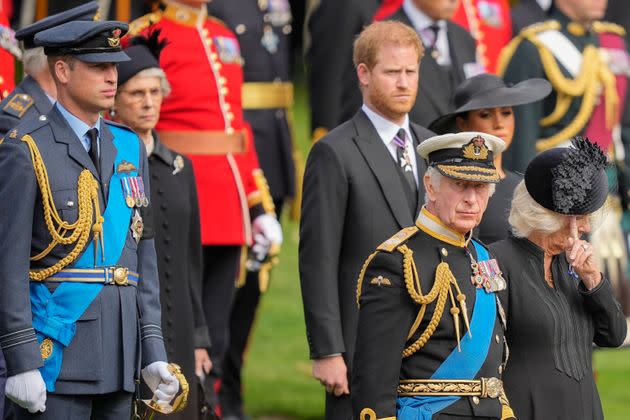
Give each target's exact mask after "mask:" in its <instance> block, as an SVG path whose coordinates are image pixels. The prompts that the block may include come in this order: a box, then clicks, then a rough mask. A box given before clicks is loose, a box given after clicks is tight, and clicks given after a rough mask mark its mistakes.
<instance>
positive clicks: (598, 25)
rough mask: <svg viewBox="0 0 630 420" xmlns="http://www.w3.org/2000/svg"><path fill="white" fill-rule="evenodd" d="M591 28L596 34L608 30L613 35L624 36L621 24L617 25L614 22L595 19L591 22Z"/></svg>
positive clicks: (624, 31)
mask: <svg viewBox="0 0 630 420" xmlns="http://www.w3.org/2000/svg"><path fill="white" fill-rule="evenodd" d="M592 28H593V31H595V32H597V33H598V34H600V33H603V32H610V33H612V34H615V35H619V36H626V30H625V29H624V28H623V26H621V25H617V24H616V23H612V22H602V21H596V22H593V26H592Z"/></svg>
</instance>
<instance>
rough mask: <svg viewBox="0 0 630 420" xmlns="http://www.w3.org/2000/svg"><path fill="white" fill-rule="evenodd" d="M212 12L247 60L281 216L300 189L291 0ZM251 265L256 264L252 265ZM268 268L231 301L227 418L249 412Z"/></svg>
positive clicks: (229, 2) (225, 370)
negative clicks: (252, 342)
mask: <svg viewBox="0 0 630 420" xmlns="http://www.w3.org/2000/svg"><path fill="white" fill-rule="evenodd" d="M208 12H209V13H210V14H211V15H212V16H215V17H217V18H219V19H221V20H223V21H224V22H225V23H226V24H227V26H228V27H229V28H230V29H232V31H234V33H235V34H236V36H237V38H238V42H239V44H240V47H241V54H242V57H243V60H244V64H243V75H244V79H245V83H244V84H243V88H242V89H243V90H242V94H241V96H242V105H243V114H244V117H245V120H246V121H247V122H248V123H249V125H250V126H251V128H252V131H253V133H254V143H255V146H256V153H257V154H258V161H259V163H260V167H261V169H262V170H263V172H264V173H265V177H266V178H267V182H268V183H269V191H270V193H271V197H272V198H273V203H274V206H275V209H276V215H277V216H278V218H280V215H281V213H282V208H283V206H284V203H285V200H287V199H288V198H290V197H292V196H294V194H295V190H296V189H295V187H296V186H295V166H294V163H293V142H292V138H291V134H292V133H291V128H290V125H289V124H290V120H289V119H288V118H290V117H291V115H290V113H291V112H292V110H291V109H292V107H293V84H292V83H291V82H290V75H289V71H290V63H291V54H290V53H291V50H290V45H289V40H290V34H291V32H292V30H293V29H292V26H291V20H292V17H291V8H290V5H289V2H288V0H266V1H258V0H214V1H212V2H210V3H209V4H208ZM257 268H258V267H257ZM249 269H250V270H253V269H254V267H251V265H249ZM266 271H267V270H266V268H263V269H262V272H261V271H260V270H259V269H255V271H248V272H247V277H246V278H243V279H242V280H243V281H239V284H238V286H240V287H239V289H238V290H237V291H236V295H235V297H234V303H233V304H232V311H231V315H230V339H229V347H228V350H227V352H226V356H225V358H224V361H223V364H222V366H221V368H222V372H221V380H222V386H221V390H220V394H219V396H220V400H221V409H222V413H223V418H224V419H231V418H233V417H234V418H243V416H244V414H243V402H242V386H241V370H242V367H243V363H244V356H245V347H246V346H247V342H248V339H249V336H250V332H251V329H252V325H253V323H254V319H255V316H256V309H257V307H258V303H259V300H260V294H261V292H264V291H265V290H266V289H267V286H268V284H267V282H268V273H267V272H266Z"/></svg>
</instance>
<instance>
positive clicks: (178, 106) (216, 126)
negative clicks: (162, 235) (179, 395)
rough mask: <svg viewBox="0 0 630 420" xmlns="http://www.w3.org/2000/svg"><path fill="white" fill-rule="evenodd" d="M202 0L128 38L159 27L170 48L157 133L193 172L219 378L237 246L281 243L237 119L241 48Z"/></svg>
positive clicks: (166, 13)
mask: <svg viewBox="0 0 630 420" xmlns="http://www.w3.org/2000/svg"><path fill="white" fill-rule="evenodd" d="M206 2H207V0H180V1H178V2H174V1H169V2H166V1H162V2H161V3H158V4H156V5H155V9H154V12H152V13H149V14H147V15H145V16H143V17H141V18H139V19H137V20H135V21H134V22H132V23H131V25H130V35H131V36H133V35H136V34H138V33H145V34H146V33H148V32H149V31H151V30H152V29H153V28H155V29H157V28H159V29H161V37H163V38H166V39H167V41H168V43H169V44H168V45H167V46H166V47H165V48H164V50H163V52H162V54H161V56H160V66H161V67H162V69H164V71H165V72H166V76H167V78H168V80H169V82H170V84H171V87H172V92H171V94H170V95H169V96H168V97H167V98H165V99H164V103H163V104H162V110H161V113H160V121H159V123H158V124H157V127H156V128H157V131H158V134H159V136H160V139H161V140H162V142H163V143H164V144H166V145H167V146H168V147H170V148H171V149H174V150H176V151H178V152H179V153H184V154H186V155H188V157H189V158H190V159H191V160H192V163H193V168H194V171H195V177H196V182H197V190H198V192H199V207H200V215H201V236H202V243H203V245H204V252H203V258H204V279H203V295H202V299H203V305H204V311H205V315H206V321H207V324H208V328H209V333H210V339H211V341H212V348H211V352H210V356H211V358H212V360H213V363H214V366H215V369H214V375H216V376H217V377H218V376H219V375H220V372H216V370H217V368H218V367H220V366H221V359H222V357H223V355H224V353H225V349H226V346H227V338H228V319H229V314H230V306H231V302H232V298H233V293H234V284H235V280H236V278H237V276H238V274H239V266H240V260H241V259H240V257H241V255H243V254H242V251H243V249H244V246H245V245H253V249H254V250H255V251H257V252H259V253H265V252H268V250H269V249H271V248H272V245H279V244H280V243H281V242H282V231H281V229H280V225H279V223H278V221H277V219H276V218H275V215H274V208H273V201H272V199H271V196H270V194H269V190H268V187H267V181H266V180H265V177H264V176H263V173H262V171H261V170H260V168H259V165H258V158H257V156H256V150H255V148H254V144H253V141H252V133H251V129H250V128H249V126H248V125H247V124H246V123H245V121H244V120H243V112H242V108H241V86H242V84H243V70H242V65H243V59H242V57H241V53H240V47H239V44H238V41H237V39H236V36H235V35H234V33H233V32H232V31H231V30H230V29H228V27H227V26H225V24H224V23H223V22H222V21H220V20H218V19H216V18H213V17H211V16H208V15H207V11H206V10H207V9H206V5H205V3H206ZM158 193H159V191H158ZM157 223H159V221H158V222H157ZM274 248H275V247H274ZM167 257H168V256H167ZM171 275H173V276H177V273H171Z"/></svg>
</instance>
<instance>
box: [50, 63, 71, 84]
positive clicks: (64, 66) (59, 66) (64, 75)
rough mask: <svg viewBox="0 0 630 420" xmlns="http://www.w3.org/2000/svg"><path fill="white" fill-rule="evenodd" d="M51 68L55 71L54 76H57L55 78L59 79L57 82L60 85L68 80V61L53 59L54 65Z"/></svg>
mask: <svg viewBox="0 0 630 420" xmlns="http://www.w3.org/2000/svg"><path fill="white" fill-rule="evenodd" d="M53 69H54V71H55V77H56V78H57V80H59V82H60V83H61V84H62V85H64V84H66V83H68V80H69V79H70V71H71V70H70V66H69V65H68V63H66V62H65V61H63V60H57V61H55V65H54V66H53Z"/></svg>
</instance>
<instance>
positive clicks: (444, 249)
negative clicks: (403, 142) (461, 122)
mask: <svg viewBox="0 0 630 420" xmlns="http://www.w3.org/2000/svg"><path fill="white" fill-rule="evenodd" d="M417 149H418V154H419V155H420V156H422V157H423V158H425V159H427V160H428V162H429V165H430V168H429V171H436V172H437V173H438V174H440V175H441V176H442V177H444V178H443V179H441V182H442V185H441V186H440V189H433V190H428V191H430V192H431V191H432V192H431V194H429V195H428V196H427V204H426V205H425V207H423V208H422V210H421V211H420V215H419V216H418V219H417V220H416V223H415V226H410V227H406V228H404V229H402V230H401V231H399V232H398V233H396V234H395V235H394V236H392V237H391V238H390V239H388V240H387V241H385V242H383V243H382V244H381V245H380V246H379V247H378V248H377V250H376V251H375V252H374V253H373V254H371V255H370V256H369V257H368V258H367V260H366V261H365V263H364V264H363V267H362V269H361V273H360V274H359V280H358V284H357V304H358V305H359V322H358V329H357V340H356V350H355V354H354V363H353V370H352V388H351V389H352V409H353V414H354V418H356V419H370V420H376V419H384V418H386V419H396V418H398V419H401V420H411V419H418V418H421V419H429V418H457V419H466V418H470V419H473V418H485V419H510V418H513V417H514V414H513V413H512V410H511V409H510V407H509V402H508V400H507V397H506V395H505V392H504V391H503V384H502V382H501V375H502V374H503V371H504V369H505V366H506V363H507V353H508V352H507V344H506V341H505V339H504V332H505V329H506V322H505V320H506V315H505V313H504V311H503V307H502V305H501V303H500V301H499V299H498V297H497V293H496V292H498V291H500V290H504V289H505V287H506V283H505V280H504V279H503V277H502V276H501V273H500V271H499V269H498V264H497V262H496V260H494V259H491V258H492V257H491V256H489V255H488V252H487V250H486V249H485V246H483V245H482V244H481V243H479V242H478V241H474V240H471V237H470V235H471V234H472V233H471V232H469V234H468V235H469V236H468V237H465V236H464V235H463V234H462V233H461V232H458V231H456V230H453V228H452V227H449V226H448V225H447V224H445V223H444V222H442V221H441V219H440V218H439V217H438V216H437V215H436V214H434V213H435V212H436V208H438V207H439V206H444V204H443V203H445V200H446V199H447V198H446V197H445V196H440V190H441V189H442V188H449V189H452V188H455V186H456V185H462V186H463V188H465V189H466V188H475V189H476V188H478V185H483V184H481V183H496V182H498V181H499V180H500V177H499V174H498V172H497V170H496V168H495V166H494V163H493V156H494V154H496V153H500V152H502V151H503V149H504V144H503V143H502V141H501V140H500V139H499V138H497V137H494V136H491V135H488V134H483V133H477V132H463V133H457V134H445V135H442V136H435V137H431V138H429V139H427V140H425V141H424V142H422V143H421V144H420V145H419V146H418V148H417ZM435 175H437V174H435V173H430V174H429V175H426V176H429V178H430V179H431V181H430V182H431V183H432V185H434V186H435V185H436V184H435V182H434V176H435ZM449 178H450V179H449ZM445 180H448V182H449V185H445V184H444V182H446V181H445ZM458 181H461V182H464V183H463V184H458V183H457V182H458ZM485 191H487V194H488V196H489V193H490V191H491V187H490V186H487V190H485ZM451 194H454V193H451ZM461 194H462V195H461V196H459V197H457V196H454V195H453V196H449V197H448V199H449V200H455V199H457V200H461V202H460V201H458V202H457V203H452V206H455V205H457V206H458V208H459V206H460V204H461V205H467V206H471V207H469V208H470V209H471V210H472V208H473V207H472V206H474V205H475V204H474V203H473V201H474V200H473V198H471V197H472V196H470V197H468V196H464V195H463V194H469V193H466V192H465V190H462V192H461ZM475 194H476V195H475V197H476V200H478V201H477V202H476V203H477V204H478V205H479V206H480V207H479V208H481V207H482V204H483V200H484V196H483V195H479V194H477V193H475ZM488 196H486V197H485V200H487V198H488ZM464 197H468V198H464ZM479 200H480V201H479ZM464 201H466V202H467V204H462V203H464ZM486 202H487V201H486ZM454 208H455V207H454ZM445 211H446V210H445Z"/></svg>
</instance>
